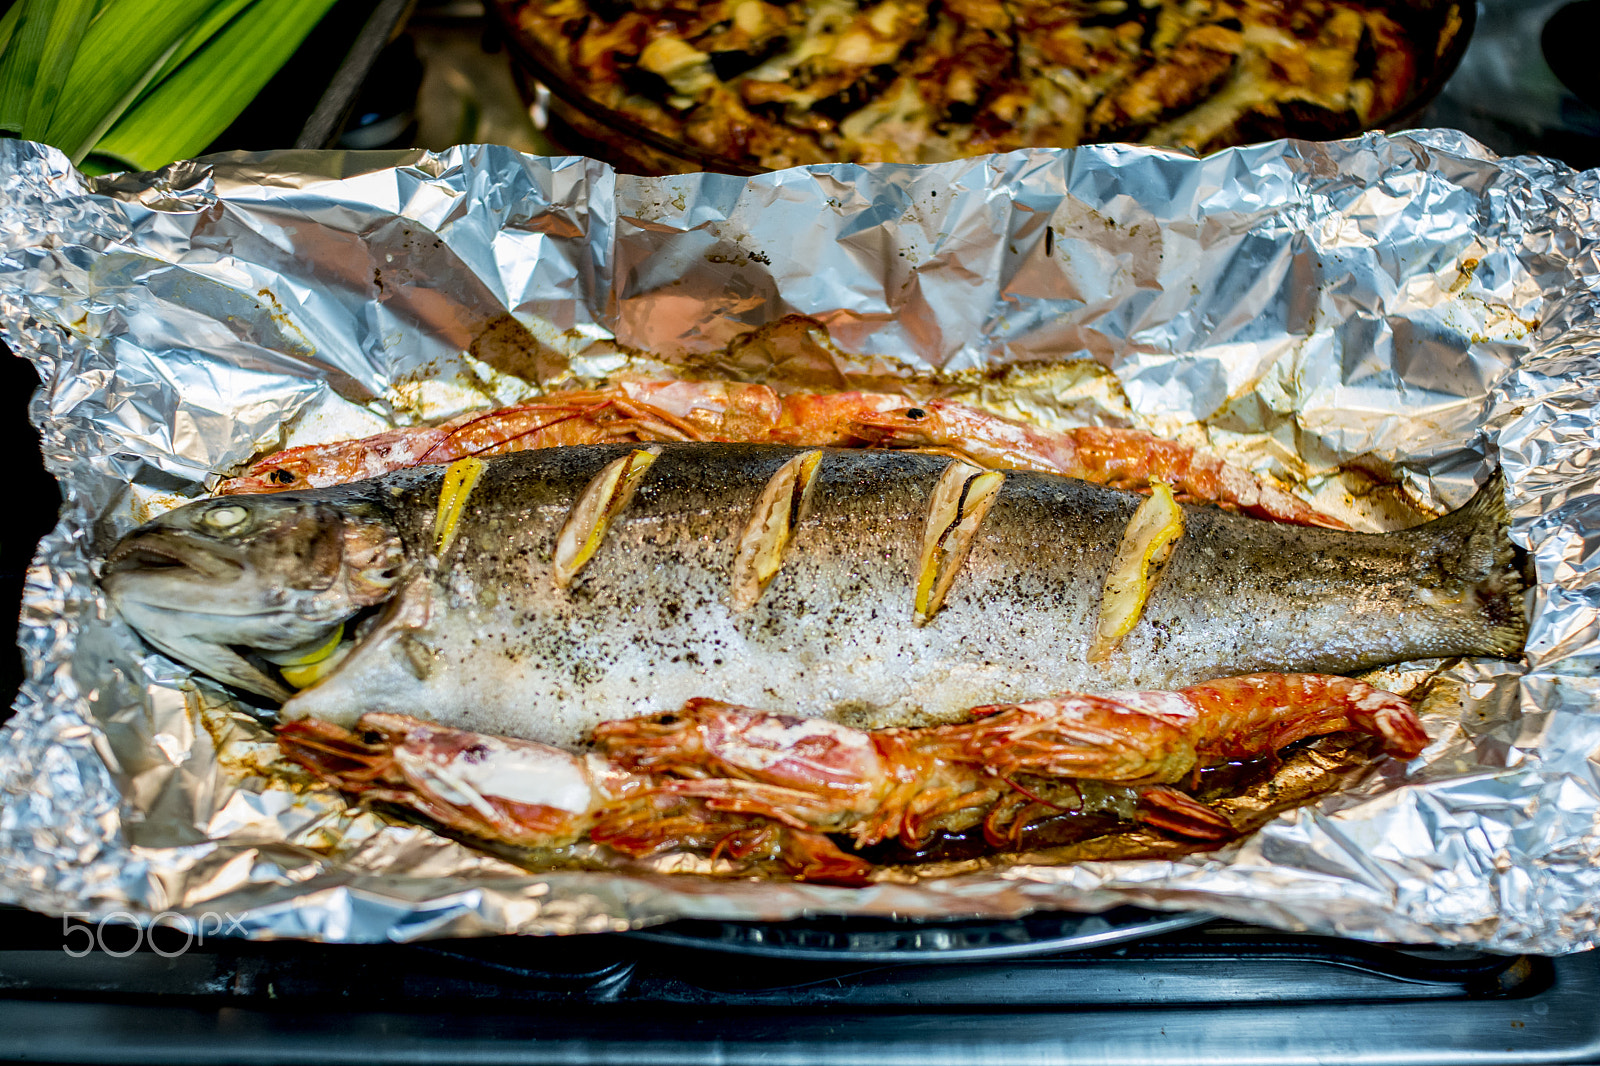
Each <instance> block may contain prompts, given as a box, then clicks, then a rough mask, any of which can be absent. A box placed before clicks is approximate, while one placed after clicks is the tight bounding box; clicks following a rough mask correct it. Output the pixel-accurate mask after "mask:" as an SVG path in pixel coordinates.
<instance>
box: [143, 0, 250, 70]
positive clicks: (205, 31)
mask: <svg viewBox="0 0 1600 1066" xmlns="http://www.w3.org/2000/svg"><path fill="white" fill-rule="evenodd" d="M253 3H256V0H220V2H217V3H215V4H213V6H212V8H211V10H210V11H207V12H206V13H205V15H204V16H203V17H201V18H200V19H199V21H197V22H196V23H195V24H194V25H193V26H191V27H190V28H189V32H188V34H187V35H185V37H184V38H183V40H182V41H181V42H180V43H179V44H178V47H177V48H176V49H174V50H173V52H172V54H171V55H169V56H168V57H167V61H166V62H165V63H163V64H161V69H160V70H158V71H156V73H155V77H153V78H151V79H150V84H151V85H152V86H154V85H156V84H157V83H158V82H160V81H161V79H162V78H165V77H166V76H167V75H168V74H171V73H172V72H173V71H174V70H176V69H178V67H179V66H180V65H182V63H183V62H184V60H186V59H188V58H189V57H190V56H192V55H194V54H195V52H196V51H198V50H199V49H200V46H201V45H203V44H205V43H206V42H207V41H209V40H211V38H212V37H215V36H216V35H217V34H218V33H220V32H221V31H222V30H223V28H225V27H226V26H227V25H228V23H230V22H232V21H233V20H234V19H236V18H238V17H239V13H240V12H241V11H243V10H244V9H245V8H247V7H249V6H250V5H251V4H253Z"/></svg>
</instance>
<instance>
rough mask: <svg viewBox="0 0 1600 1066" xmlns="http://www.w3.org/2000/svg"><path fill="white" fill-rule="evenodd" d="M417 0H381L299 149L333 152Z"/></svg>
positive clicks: (297, 144) (299, 140)
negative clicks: (363, 90) (370, 76)
mask: <svg viewBox="0 0 1600 1066" xmlns="http://www.w3.org/2000/svg"><path fill="white" fill-rule="evenodd" d="M415 2H416V0H378V4H377V6H376V7H374V8H373V11H372V14H371V16H370V17H368V19H367V20H366V22H365V24H363V25H362V27H361V32H360V33H359V34H357V35H356V39H355V42H354V43H353V44H352V45H351V46H350V51H349V53H348V54H346V56H345V57H344V61H343V62H342V63H340V64H339V69H338V70H336V71H335V72H334V74H333V78H332V79H331V80H330V81H329V82H328V88H327V90H326V91H325V92H324V93H323V94H322V97H321V98H320V99H319V100H318V101H317V106H316V109H315V110H314V111H312V112H311V117H310V118H309V119H307V120H306V124H305V127H304V128H303V129H301V131H300V136H299V137H297V138H296V139H295V142H294V146H295V147H296V148H332V147H334V146H335V144H336V143H337V142H338V139H339V134H340V132H341V131H342V130H343V129H344V126H345V123H346V121H347V120H348V119H349V118H350V111H351V109H352V108H353V107H354V106H355V103H356V98H357V97H358V95H359V94H360V92H361V87H362V86H363V85H364V84H365V83H366V80H367V75H368V74H369V73H370V72H371V71H372V68H373V65H374V64H376V63H377V62H378V57H379V56H380V55H382V54H383V50H384V47H385V46H386V45H388V43H389V41H390V39H391V38H393V37H394V35H395V34H396V33H397V32H398V31H399V27H400V25H401V23H402V22H403V21H404V20H405V17H406V14H407V13H408V12H409V11H410V10H411V7H412V5H413V4H414V3H415Z"/></svg>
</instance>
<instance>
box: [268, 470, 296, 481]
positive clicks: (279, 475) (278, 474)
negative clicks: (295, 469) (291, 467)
mask: <svg viewBox="0 0 1600 1066" xmlns="http://www.w3.org/2000/svg"><path fill="white" fill-rule="evenodd" d="M267 480H268V481H270V482H272V483H273V484H274V485H288V484H291V483H292V482H293V481H294V475H293V474H291V473H289V471H287V470H285V469H283V468H282V467H279V468H278V469H276V470H274V471H273V472H272V473H270V474H268V475H267Z"/></svg>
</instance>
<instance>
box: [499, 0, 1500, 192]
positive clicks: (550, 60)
mask: <svg viewBox="0 0 1600 1066" xmlns="http://www.w3.org/2000/svg"><path fill="white" fill-rule="evenodd" d="M518 6H519V3H518V0H488V2H487V3H486V4H485V10H486V11H487V13H488V14H489V16H490V17H491V19H492V20H493V22H494V23H495V24H496V25H497V26H498V28H499V32H500V34H501V35H502V37H503V38H504V40H505V43H506V47H507V50H508V52H509V53H510V55H511V58H512V60H513V66H514V73H515V74H516V75H517V80H518V84H519V86H520V87H521V88H522V90H523V93H524V96H525V97H526V98H527V99H528V101H529V102H530V104H531V105H532V107H533V108H534V110H535V113H536V115H537V116H538V117H542V118H543V119H544V120H545V122H546V123H547V124H548V132H549V133H550V135H551V137H552V138H554V139H555V140H557V141H558V142H560V143H561V144H563V145H564V146H565V147H567V148H568V149H570V150H572V151H574V152H581V153H582V154H584V155H590V156H593V157H594V158H597V159H601V160H603V161H605V162H607V163H610V164H611V165H612V166H614V167H616V168H617V169H619V170H622V171H624V172H627V173H636V174H674V173H676V174H683V173H692V172H694V171H704V170H709V171H716V172H718V173H724V174H755V173H760V172H761V171H763V170H765V169H766V168H764V167H757V166H752V165H750V164H749V163H747V162H745V161H743V160H737V159H732V158H729V157H727V156H722V155H717V154H714V153H708V152H705V151H703V150H701V149H699V148H698V147H696V146H695V145H692V144H689V143H687V142H686V141H682V140H678V139H675V138H672V137H668V136H666V135H664V134H662V133H660V132H658V131H656V130H653V129H650V128H649V127H647V126H645V125H643V124H642V123H640V122H639V121H638V120H637V119H635V118H633V117H631V116H629V115H626V114H623V113H622V112H619V111H616V110H614V109H612V108H610V107H607V106H605V105H604V104H602V103H600V102H599V101H597V100H596V99H595V98H594V97H592V96H590V95H589V94H588V93H587V92H586V91H585V89H584V83H583V81H582V79H581V77H575V76H574V75H573V74H572V73H571V72H569V71H567V70H566V69H565V68H564V67H563V65H562V64H561V62H560V61H559V60H558V59H557V58H556V57H555V56H554V55H553V54H552V53H551V51H550V50H549V49H548V48H546V47H545V46H544V44H543V43H542V42H541V41H540V40H539V39H538V38H536V37H535V36H534V35H532V34H530V33H528V32H527V31H526V30H524V29H523V28H522V26H521V25H520V23H519V22H518V20H517V18H516V9H517V7H518ZM1373 6H1377V7H1381V8H1383V10H1384V11H1385V12H1386V13H1388V14H1389V15H1390V16H1392V17H1393V18H1394V19H1395V20H1396V21H1397V22H1399V23H1400V24H1401V25H1403V26H1404V27H1405V28H1406V30H1407V32H1408V33H1409V35H1410V36H1411V39H1412V41H1413V42H1414V43H1415V44H1416V47H1417V61H1418V69H1417V76H1416V79H1415V81H1414V82H1413V84H1412V86H1411V91H1410V92H1409V93H1408V94H1407V96H1406V97H1405V99H1404V100H1403V101H1402V102H1401V104H1400V105H1399V106H1398V107H1396V108H1395V109H1394V110H1393V111H1392V112H1390V113H1389V114H1386V115H1384V116H1382V117H1381V118H1380V119H1378V120H1377V121H1374V122H1371V123H1368V124H1366V125H1364V126H1358V125H1350V126H1340V127H1332V126H1329V125H1326V124H1321V123H1318V124H1304V125H1301V126H1294V125H1293V124H1289V125H1288V128H1286V129H1285V131H1284V132H1285V135H1287V136H1289V137H1293V138H1298V139H1302V140H1311V141H1324V140H1337V139H1339V138H1342V137H1349V136H1351V135H1353V134H1357V133H1362V132H1365V131H1367V130H1372V129H1402V128H1405V127H1407V126H1409V125H1410V124H1411V123H1413V122H1414V121H1415V120H1416V118H1417V117H1418V116H1419V115H1420V114H1421V113H1422V111H1423V109H1424V108H1426V107H1427V106H1428V104H1429V103H1431V102H1432V101H1433V99H1434V97H1436V96H1437V95H1438V94H1439V91H1440V90H1441V89H1443V88H1444V84H1445V82H1447V81H1449V79H1450V75H1451V74H1453V73H1454V72H1455V69H1456V66H1457V65H1458V64H1459V63H1460V61H1461V56H1462V54H1463V53H1464V52H1465V51H1466V49H1467V44H1468V42H1469V41H1470V40H1471V38H1472V31H1473V28H1474V26H1475V25H1476V22H1477V7H1476V6H1475V5H1474V4H1473V3H1471V2H1467V0H1390V2H1388V3H1379V4H1376V5H1373ZM1039 147H1052V146H1050V145H1041V146H1039Z"/></svg>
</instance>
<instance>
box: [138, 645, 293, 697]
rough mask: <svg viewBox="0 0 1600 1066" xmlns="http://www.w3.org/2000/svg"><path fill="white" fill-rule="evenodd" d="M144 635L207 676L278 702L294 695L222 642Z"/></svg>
mask: <svg viewBox="0 0 1600 1066" xmlns="http://www.w3.org/2000/svg"><path fill="white" fill-rule="evenodd" d="M143 636H144V638H145V639H146V640H148V641H149V642H150V643H151V644H153V645H154V646H155V647H157V648H160V649H161V650H162V651H164V652H166V653H167V654H168V655H170V656H172V657H173V658H174V659H177V660H178V661H179V662H180V663H184V664H185V665H187V666H192V667H193V668H195V669H196V670H199V671H200V672H201V673H203V674H205V675H206V676H208V677H214V678H216V679H217V680H218V681H221V682H224V683H225V684H229V685H234V686H236V687H238V688H242V689H244V690H245V691H246V692H253V693H255V694H256V695H258V696H265V697H267V698H268V699H269V700H277V701H278V702H279V703H282V702H283V701H284V700H286V699H288V698H289V697H290V696H293V695H294V692H293V691H291V690H290V689H288V688H287V687H285V686H284V685H283V684H282V683H281V682H279V681H277V680H275V679H273V678H271V677H269V676H267V674H266V673H265V672H263V671H262V670H260V669H259V668H257V667H256V666H255V665H254V664H253V663H251V662H250V661H249V660H248V659H246V658H245V657H244V656H242V655H240V654H239V653H238V652H236V651H234V650H233V649H232V648H229V647H227V646H225V645H222V644H213V643H211V642H210V641H207V640H200V639H198V638H196V637H187V636H183V637H163V638H162V639H159V640H158V639H156V638H155V637H153V636H151V635H150V634H148V633H144V634H143Z"/></svg>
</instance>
